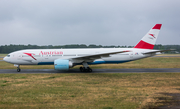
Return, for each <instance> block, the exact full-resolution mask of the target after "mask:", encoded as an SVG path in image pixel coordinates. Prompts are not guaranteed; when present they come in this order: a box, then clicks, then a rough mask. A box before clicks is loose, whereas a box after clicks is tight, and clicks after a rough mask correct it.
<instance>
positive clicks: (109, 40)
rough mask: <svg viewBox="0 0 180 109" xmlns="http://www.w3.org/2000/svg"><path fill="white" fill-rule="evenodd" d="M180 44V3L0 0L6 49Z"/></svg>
mask: <svg viewBox="0 0 180 109" xmlns="http://www.w3.org/2000/svg"><path fill="white" fill-rule="evenodd" d="M157 23H162V28H161V31H160V33H159V37H158V39H157V42H156V44H162V45H169V44H173V45H174V44H180V0H0V45H9V44H25V45H27V44H32V45H66V44H86V45H89V44H96V45H132V46H133V45H136V44H137V43H138V42H139V41H140V39H141V38H142V37H143V36H144V35H145V34H146V33H147V32H148V31H149V30H150V29H151V28H152V27H153V26H154V25H155V24H157Z"/></svg>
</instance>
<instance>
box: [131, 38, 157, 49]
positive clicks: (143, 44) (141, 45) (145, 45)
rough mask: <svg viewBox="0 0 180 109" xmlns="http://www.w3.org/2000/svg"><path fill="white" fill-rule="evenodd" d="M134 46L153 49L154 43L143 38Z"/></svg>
mask: <svg viewBox="0 0 180 109" xmlns="http://www.w3.org/2000/svg"><path fill="white" fill-rule="evenodd" d="M134 48H141V49H153V48H154V45H152V44H149V43H147V42H144V41H142V40H141V41H140V42H139V43H138V44H137V45H136V46H135V47H134Z"/></svg>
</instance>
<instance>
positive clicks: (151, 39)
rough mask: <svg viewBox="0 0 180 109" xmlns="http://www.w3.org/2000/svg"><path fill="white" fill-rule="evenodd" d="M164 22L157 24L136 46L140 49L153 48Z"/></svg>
mask: <svg viewBox="0 0 180 109" xmlns="http://www.w3.org/2000/svg"><path fill="white" fill-rule="evenodd" d="M161 26H162V24H156V25H155V26H154V27H153V28H152V29H151V30H150V31H149V32H148V33H147V34H146V35H145V36H144V37H143V38H142V39H141V41H140V42H139V43H138V44H137V45H136V46H135V47H134V48H140V49H153V48H154V45H155V43H156V40H157V37H158V34H159V31H160V29H161Z"/></svg>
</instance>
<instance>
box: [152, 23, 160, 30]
mask: <svg viewBox="0 0 180 109" xmlns="http://www.w3.org/2000/svg"><path fill="white" fill-rule="evenodd" d="M161 26H162V24H156V25H155V26H154V27H153V28H152V29H158V30H160V29H161Z"/></svg>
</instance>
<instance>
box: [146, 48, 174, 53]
mask: <svg viewBox="0 0 180 109" xmlns="http://www.w3.org/2000/svg"><path fill="white" fill-rule="evenodd" d="M166 51H175V50H174V49H169V50H156V51H150V52H146V53H143V54H154V53H158V52H160V53H162V52H166Z"/></svg>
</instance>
